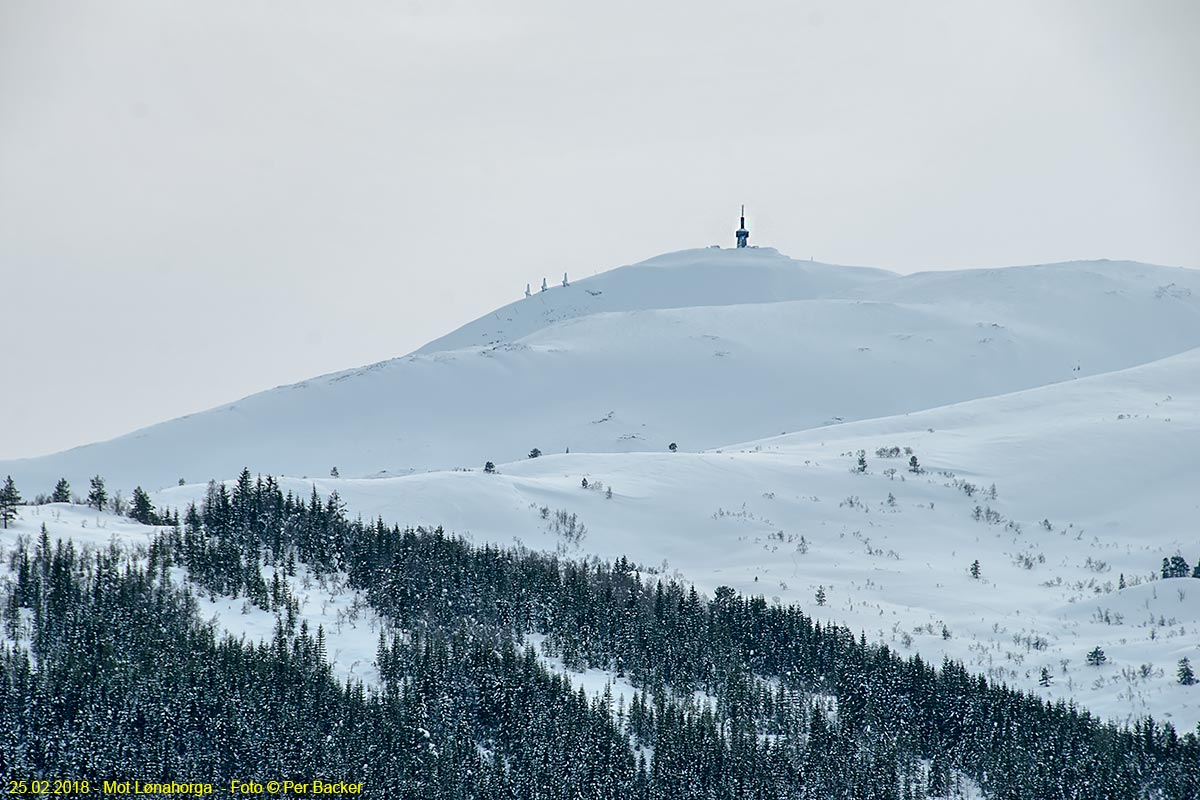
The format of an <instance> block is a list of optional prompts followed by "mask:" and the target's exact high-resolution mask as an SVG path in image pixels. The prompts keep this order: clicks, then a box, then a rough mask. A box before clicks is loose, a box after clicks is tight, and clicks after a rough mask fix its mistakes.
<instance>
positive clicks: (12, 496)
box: [0, 475, 21, 528]
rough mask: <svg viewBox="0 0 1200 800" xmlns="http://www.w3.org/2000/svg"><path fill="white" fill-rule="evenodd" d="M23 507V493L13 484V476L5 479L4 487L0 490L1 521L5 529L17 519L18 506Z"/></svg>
mask: <svg viewBox="0 0 1200 800" xmlns="http://www.w3.org/2000/svg"><path fill="white" fill-rule="evenodd" d="M19 505H21V493H20V492H18V491H17V485H16V484H15V483H13V479H12V475H9V476H8V477H7V478H5V479H4V487H3V488H0V521H2V522H3V525H4V527H5V528H7V527H8V523H10V522H12V521H13V520H14V519H16V518H17V506H19Z"/></svg>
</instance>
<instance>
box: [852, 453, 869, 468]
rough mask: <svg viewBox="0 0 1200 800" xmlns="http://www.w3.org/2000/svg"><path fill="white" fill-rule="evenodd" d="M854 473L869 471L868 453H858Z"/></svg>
mask: <svg viewBox="0 0 1200 800" xmlns="http://www.w3.org/2000/svg"><path fill="white" fill-rule="evenodd" d="M854 471H855V472H858V473H860V474H861V473H863V472H866V471H867V452H866V451H865V450H859V451H858V463H857V464H855V467H854Z"/></svg>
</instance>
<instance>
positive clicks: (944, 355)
mask: <svg viewBox="0 0 1200 800" xmlns="http://www.w3.org/2000/svg"><path fill="white" fill-rule="evenodd" d="M536 288H537V287H535V289H536ZM1197 346H1200V272H1196V271H1193V270H1187V269H1179V268H1166V267H1156V266H1149V265H1144V264H1134V263H1128V262H1075V263H1069V264H1054V265H1042V266H1029V267H1014V268H1007V269H992V270H971V271H963V272H931V273H923V274H917V275H910V276H903V277H902V276H897V275H894V274H892V273H889V272H885V271H881V270H873V269H865V268H850V267H837V266H830V265H826V264H817V263H812V262H803V261H795V260H792V259H790V258H787V257H786V256H783V255H781V254H779V253H778V252H776V251H774V250H772V249H769V248H761V249H757V248H750V249H745V250H722V249H716V248H709V249H703V250H690V251H684V252H680V253H674V254H670V255H666V256H661V257H658V258H654V259H650V260H648V261H645V262H642V263H640V264H635V265H632V266H626V267H621V268H619V269H615V270H612V271H610V272H606V273H603V274H601V275H597V276H595V277H591V278H585V279H582V280H578V281H573V282H571V284H570V285H569V286H560V285H553V281H552V285H551V288H550V289H549V290H548V291H546V292H537V291H535V293H534V295H533V296H532V297H528V298H523V299H521V300H519V301H517V302H515V303H512V304H510V305H508V306H506V307H504V308H501V309H498V310H497V311H495V312H493V313H492V314H489V315H487V316H485V317H482V318H480V319H478V320H476V321H474V322H472V323H469V324H468V325H465V326H463V327H462V328H460V329H458V330H456V331H454V332H452V333H450V334H448V335H446V336H444V337H442V338H441V339H438V340H436V341H434V342H431V343H430V344H428V345H426V346H425V347H422V348H421V349H419V350H418V351H416V352H414V353H412V354H410V355H408V356H405V357H402V358H397V359H393V360H390V361H385V362H380V363H378V364H373V365H371V366H367V367H363V368H360V369H354V370H348V371H345V372H341V373H337V374H333V375H326V376H323V377H319V378H313V379H311V380H307V381H303V382H301V383H297V384H294V385H291V386H284V387H279V388H276V389H272V390H270V391H266V392H262V393H259V394H256V395H253V396H250V397H247V398H244V399H242V400H238V401H237V402H234V403H231V404H229V405H226V406H222V407H219V408H215V409H212V410H210V411H206V412H203V413H199V414H193V415H190V416H187V417H182V418H179V419H176V420H172V421H170V422H166V423H162V424H159V425H155V426H152V427H149V428H145V429H142V430H139V431H135V432H133V433H130V434H128V435H125V436H122V437H119V438H117V439H113V440H111V441H107V442H102V443H99V444H92V445H87V446H84V447H79V448H76V449H73V450H69V451H66V452H63V453H58V454H54V455H50V456H45V457H41V458H35V459H26V460H19V461H8V462H0V474H7V473H11V474H12V475H13V476H14V477H15V478H16V479H17V480H18V482H19V483H20V484H21V485H22V486H23V487H24V489H25V491H26V492H27V493H32V492H34V491H48V490H49V488H50V487H51V486H52V485H53V483H54V481H55V480H56V479H57V478H58V477H60V476H65V477H67V478H68V479H69V480H70V481H71V482H72V484H73V485H75V486H76V487H81V486H84V485H85V482H86V480H87V478H88V477H90V476H92V475H94V474H103V475H105V476H106V477H107V478H108V480H109V482H110V485H111V486H114V487H123V488H125V489H129V488H131V487H132V486H133V485H135V484H141V485H143V486H146V487H148V488H161V487H164V486H168V485H173V484H175V483H177V482H178V480H179V479H181V478H182V479H185V480H186V481H188V482H202V481H205V480H207V479H209V478H218V479H220V478H225V477H228V476H230V475H233V474H235V473H236V472H237V471H238V470H240V469H241V468H242V467H243V466H245V465H249V466H251V467H252V468H253V469H256V470H262V471H264V472H272V473H276V474H289V475H298V476H304V475H312V476H316V475H326V474H328V473H329V471H330V469H331V468H332V467H334V466H337V467H338V468H339V470H340V473H341V474H342V475H343V476H367V475H383V474H392V475H394V474H407V473H410V472H413V471H422V470H428V469H450V468H455V467H468V466H469V467H476V466H480V465H482V464H483V462H484V461H487V460H492V461H496V462H505V461H512V460H514V459H517V458H520V457H522V456H524V455H525V454H526V453H528V452H529V451H530V450H531V449H532V448H535V447H536V448H539V449H540V450H541V451H543V452H545V453H556V452H557V453H561V452H564V451H566V450H567V449H570V450H571V451H572V452H592V453H620V452H640V451H663V450H665V449H666V447H667V445H668V444H669V443H671V442H677V443H678V445H679V447H680V449H682V450H685V451H692V452H695V451H699V450H703V449H706V448H712V447H719V446H721V445H723V444H727V443H729V442H732V441H744V440H749V439H755V438H761V437H765V436H770V435H777V434H779V433H781V432H788V431H799V430H804V429H809V428H814V427H820V426H824V425H829V424H833V423H837V422H841V421H846V420H864V419H872V418H877V417H884V416H889V415H895V414H903V413H907V412H914V411H919V410H921V409H926V408H931V407H934V406H940V405H946V404H949V403H955V402H960V401H964V400H970V399H974V398H981V397H988V396H992V395H997V394H1001V393H1005V392H1011V391H1016V390H1021V389H1027V388H1032V387H1036V386H1041V385H1045V384H1049V383H1054V382H1059V381H1067V380H1072V379H1075V378H1079V377H1083V376H1086V375H1094V374H1099V373H1104V372H1108V371H1111V370H1116V369H1122V368H1127V367H1131V366H1135V365H1138V364H1143V363H1147V362H1150V361H1153V360H1155V359H1158V358H1162V357H1165V356H1169V355H1172V354H1174V353H1179V352H1181V351H1184V350H1186V349H1188V348H1192V347H1197ZM268 355H269V354H268Z"/></svg>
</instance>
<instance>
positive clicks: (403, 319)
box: [0, 0, 1200, 458]
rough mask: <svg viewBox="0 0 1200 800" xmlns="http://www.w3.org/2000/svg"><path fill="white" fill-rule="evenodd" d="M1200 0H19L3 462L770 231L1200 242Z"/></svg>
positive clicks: (799, 235)
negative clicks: (572, 283)
mask: <svg viewBox="0 0 1200 800" xmlns="http://www.w3.org/2000/svg"><path fill="white" fill-rule="evenodd" d="M1198 142H1200V3H1195V2H1190V0H1179V1H1178V2H1157V1H1155V0H1140V1H1139V2H1099V1H1097V0H1088V1H1087V2H1083V1H1082V0H1081V1H1080V2H1047V1H1046V0H1039V1H1038V2H1004V3H994V2H987V3H984V2H964V1H963V0H952V1H948V2H924V3H914V2H904V3H900V2H846V1H845V0H838V2H797V0H786V2H749V1H748V2H741V3H732V2H709V1H708V0H687V2H646V0H640V1H639V2H632V1H627V0H604V1H603V2H591V3H579V2H563V1H562V0H504V2H482V1H481V0H428V1H427V2H411V1H409V0H337V2H333V1H332V0H319V2H318V1H316V0H193V2H180V1H179V0H104V2H84V1H83V0H78V1H77V2H65V1H63V0H0V334H2V335H3V340H4V351H3V352H4V356H3V359H0V458H2V457H12V456H26V455H35V454H40V453H44V452H50V451H53V450H58V449H62V448H65V447H69V446H73V445H77V444H82V443H85V442H90V441H96V440H99V439H104V438H109V437H111V436H114V435H117V434H120V433H123V432H125V431H128V430H131V429H133V428H136V427H140V426H142V425H145V424H148V423H152V422H156V421H160V420H163V419H168V418H171V417H174V416H178V415H180V414H184V413H188V412H191V411H196V410H200V409H203V408H207V407H210V406H213V405H216V404H218V403H220V402H222V401H227V400H232V399H234V398H237V397H240V396H242V395H245V394H248V393H251V392H253V391H257V390H260V389H264V388H269V387H271V386H275V385H278V384H280V383H286V382H291V381H296V380H300V379H303V378H307V377H310V376H312V375H315V374H319V373H324V372H329V371H332V370H337V369H341V368H346V367H351V366H355V365H359V364H364V363H369V362H372V361H377V360H381V359H384V358H389V357H393V356H398V355H403V354H404V353H407V352H408V351H410V350H413V349H415V348H416V347H418V346H420V345H421V344H423V343H424V342H426V341H427V340H429V339H432V338H434V337H435V336H437V335H439V334H442V333H445V332H447V331H449V330H451V329H453V328H455V327H457V326H459V325H460V324H462V323H464V322H466V321H468V320H470V319H473V318H474V317H476V316H479V315H480V314H483V313H485V312H487V311H489V310H491V309H492V308H495V307H496V306H499V305H501V304H504V303H507V302H509V301H511V300H513V299H516V298H517V297H519V296H520V294H521V292H522V290H523V289H524V286H525V284H526V282H532V283H534V284H535V285H536V284H537V283H539V282H540V281H541V278H542V276H550V277H551V279H552V280H553V279H555V278H557V277H559V276H561V273H562V272H563V271H567V272H569V273H570V274H571V275H572V276H576V277H582V276H586V275H590V274H592V273H594V272H596V271H600V270H605V269H609V268H612V267H614V266H619V265H621V264H625V263H631V262H634V261H639V260H642V259H644V258H647V257H649V256H652V255H655V254H657V253H661V252H664V251H669V250H677V249H682V248H687V247H696V246H703V245H707V244H711V243H722V244H731V243H732V231H733V228H734V227H735V226H736V222H737V220H736V216H737V207H738V204H740V203H743V202H744V203H746V206H747V214H748V216H749V220H748V222H749V227H750V228H751V229H752V231H753V234H752V237H753V238H752V241H753V242H754V243H758V244H763V245H773V246H776V247H778V248H779V249H780V250H782V251H783V252H785V253H788V254H790V255H793V256H796V257H802V258H808V257H810V256H812V257H815V258H816V259H817V260H819V261H828V262H833V263H843V264H864V265H871V266H880V267H886V268H890V269H894V270H898V271H901V272H913V271H918V270H925V269H947V268H962V267H981V266H1001V265H1010V264H1020V263H1041V262H1048V261H1059V260H1069V259H1085V258H1112V259H1119V258H1130V259H1136V260H1142V261H1149V262H1154V263H1160V264H1172V265H1184V266H1200V145H1198Z"/></svg>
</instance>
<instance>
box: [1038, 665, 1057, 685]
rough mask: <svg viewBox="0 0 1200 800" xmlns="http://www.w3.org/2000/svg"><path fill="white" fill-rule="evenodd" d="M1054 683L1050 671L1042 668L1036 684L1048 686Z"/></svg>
mask: <svg viewBox="0 0 1200 800" xmlns="http://www.w3.org/2000/svg"><path fill="white" fill-rule="evenodd" d="M1053 682H1054V676H1053V675H1051V674H1050V670H1048V669H1046V668H1045V667H1042V676H1041V677H1040V678H1038V683H1039V684H1041V685H1042V686H1049V685H1050V684H1051V683H1053Z"/></svg>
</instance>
